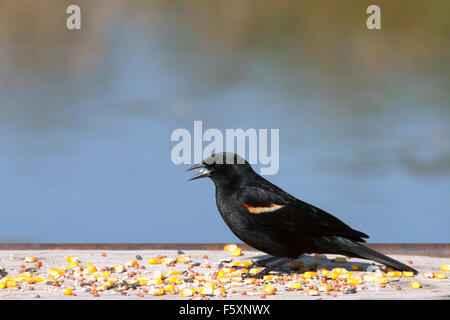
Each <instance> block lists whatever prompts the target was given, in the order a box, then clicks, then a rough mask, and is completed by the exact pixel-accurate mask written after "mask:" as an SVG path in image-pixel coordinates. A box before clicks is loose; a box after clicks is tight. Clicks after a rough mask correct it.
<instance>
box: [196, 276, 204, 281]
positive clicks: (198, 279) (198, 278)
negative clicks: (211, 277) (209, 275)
mask: <svg viewBox="0 0 450 320" xmlns="http://www.w3.org/2000/svg"><path fill="white" fill-rule="evenodd" d="M195 280H197V281H200V282H203V281H206V277H205V276H200V275H198V276H195Z"/></svg>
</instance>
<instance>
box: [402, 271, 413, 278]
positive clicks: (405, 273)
mask: <svg viewBox="0 0 450 320" xmlns="http://www.w3.org/2000/svg"><path fill="white" fill-rule="evenodd" d="M403 276H404V277H405V278H411V277H414V272H412V271H403Z"/></svg>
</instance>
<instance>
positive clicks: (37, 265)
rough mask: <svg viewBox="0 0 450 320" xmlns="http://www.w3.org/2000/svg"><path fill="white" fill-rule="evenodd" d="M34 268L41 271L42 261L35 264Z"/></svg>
mask: <svg viewBox="0 0 450 320" xmlns="http://www.w3.org/2000/svg"><path fill="white" fill-rule="evenodd" d="M34 267H35V268H36V269H39V268H40V267H42V262H40V261H38V262H36V263H35V264H34Z"/></svg>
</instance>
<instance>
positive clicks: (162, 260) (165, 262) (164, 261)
mask: <svg viewBox="0 0 450 320" xmlns="http://www.w3.org/2000/svg"><path fill="white" fill-rule="evenodd" d="M174 261H175V259H173V258H162V259H161V263H164V264H168V263H172V262H174Z"/></svg>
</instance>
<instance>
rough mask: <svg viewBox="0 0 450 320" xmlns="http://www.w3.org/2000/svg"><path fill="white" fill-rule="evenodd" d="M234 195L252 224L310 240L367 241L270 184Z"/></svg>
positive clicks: (364, 235)
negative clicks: (310, 238) (343, 239)
mask: <svg viewBox="0 0 450 320" xmlns="http://www.w3.org/2000/svg"><path fill="white" fill-rule="evenodd" d="M238 194H239V195H238V199H237V200H238V201H239V202H241V203H242V206H243V207H244V208H245V209H246V210H245V212H246V214H248V218H249V219H250V220H251V221H253V222H254V223H256V224H262V225H268V226H271V227H273V228H276V229H279V230H280V231H283V232H290V233H296V234H301V235H302V236H310V237H317V236H341V237H345V238H349V239H353V240H356V241H360V242H365V241H364V240H363V239H361V238H368V237H369V236H368V235H366V234H365V233H362V232H360V231H357V230H354V229H352V228H350V227H349V226H348V225H346V224H345V223H344V222H342V221H341V220H339V219H338V218H336V217H334V216H332V215H331V214H329V213H327V212H325V211H323V210H321V209H319V208H316V207H314V206H312V205H310V204H308V203H306V202H303V201H301V200H299V199H296V198H294V197H293V196H291V195H289V194H287V193H286V192H284V191H283V190H281V189H280V188H278V187H276V186H275V185H272V184H270V185H264V188H261V187H258V186H246V187H243V188H241V190H240V192H239V193H238Z"/></svg>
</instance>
